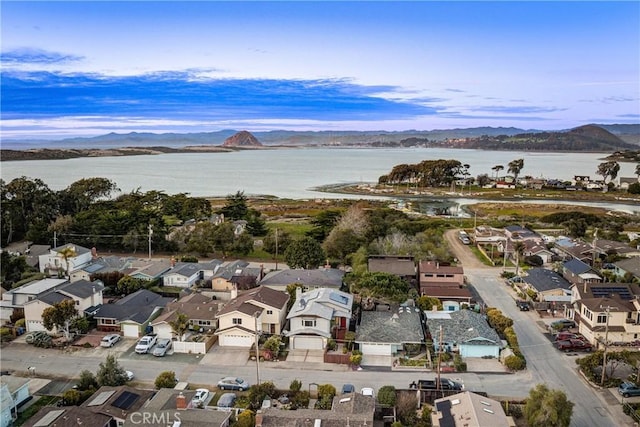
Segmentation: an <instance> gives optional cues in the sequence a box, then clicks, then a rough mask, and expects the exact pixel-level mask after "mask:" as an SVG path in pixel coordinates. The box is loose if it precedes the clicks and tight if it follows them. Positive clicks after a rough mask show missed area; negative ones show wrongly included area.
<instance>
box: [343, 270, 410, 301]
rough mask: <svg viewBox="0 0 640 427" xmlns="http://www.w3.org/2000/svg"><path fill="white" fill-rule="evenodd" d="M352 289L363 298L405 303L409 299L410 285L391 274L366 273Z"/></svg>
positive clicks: (355, 282)
mask: <svg viewBox="0 0 640 427" xmlns="http://www.w3.org/2000/svg"><path fill="white" fill-rule="evenodd" d="M351 289H352V291H353V292H354V293H359V294H361V295H363V296H367V297H371V298H375V299H381V300H388V301H395V302H404V301H406V299H407V298H408V292H409V284H408V283H407V282H406V281H405V280H403V279H401V278H400V277H398V276H396V275H395V274H391V273H370V272H368V273H365V274H363V275H362V276H361V277H359V278H356V279H355V281H354V282H353V283H352V286H351Z"/></svg>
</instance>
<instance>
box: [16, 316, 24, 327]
mask: <svg viewBox="0 0 640 427" xmlns="http://www.w3.org/2000/svg"><path fill="white" fill-rule="evenodd" d="M25 324H26V321H25V319H24V317H23V318H22V319H18V320H16V323H15V327H16V328H24V326H25Z"/></svg>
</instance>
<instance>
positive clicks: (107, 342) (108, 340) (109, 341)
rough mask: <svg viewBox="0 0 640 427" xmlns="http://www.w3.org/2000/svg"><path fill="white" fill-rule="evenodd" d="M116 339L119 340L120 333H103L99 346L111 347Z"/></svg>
mask: <svg viewBox="0 0 640 427" xmlns="http://www.w3.org/2000/svg"><path fill="white" fill-rule="evenodd" d="M118 341H120V335H118V334H109V335H105V336H104V337H103V338H102V340H100V347H113V346H114V345H115V344H116V343H117V342H118Z"/></svg>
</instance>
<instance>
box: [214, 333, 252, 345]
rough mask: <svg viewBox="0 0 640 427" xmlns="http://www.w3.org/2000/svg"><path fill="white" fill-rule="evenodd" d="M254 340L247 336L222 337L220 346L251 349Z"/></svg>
mask: <svg viewBox="0 0 640 427" xmlns="http://www.w3.org/2000/svg"><path fill="white" fill-rule="evenodd" d="M253 341H254V338H253V337H252V336H246V335H220V345H221V346H223V347H225V346H227V347H251V345H252V344H253Z"/></svg>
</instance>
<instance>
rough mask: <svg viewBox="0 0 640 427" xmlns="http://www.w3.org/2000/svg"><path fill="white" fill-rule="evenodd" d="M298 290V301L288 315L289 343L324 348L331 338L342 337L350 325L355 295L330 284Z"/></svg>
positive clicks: (296, 345)
mask: <svg viewBox="0 0 640 427" xmlns="http://www.w3.org/2000/svg"><path fill="white" fill-rule="evenodd" d="M297 291H298V293H297V294H296V301H295V303H294V304H293V306H292V307H291V310H290V311H289V314H288V315H287V319H289V328H290V331H289V332H288V334H287V335H288V336H289V347H290V348H291V349H292V350H295V349H307V350H309V349H315V350H324V348H325V347H326V346H327V340H328V339H329V338H331V337H333V338H339V339H343V338H344V336H342V337H340V335H344V332H346V331H347V330H348V329H349V321H350V320H351V306H352V305H353V295H351V294H347V293H345V292H340V291H337V290H335V289H329V288H320V289H314V290H312V291H309V292H305V293H302V292H301V291H300V288H297ZM341 331H344V332H343V333H340V332H341Z"/></svg>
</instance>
